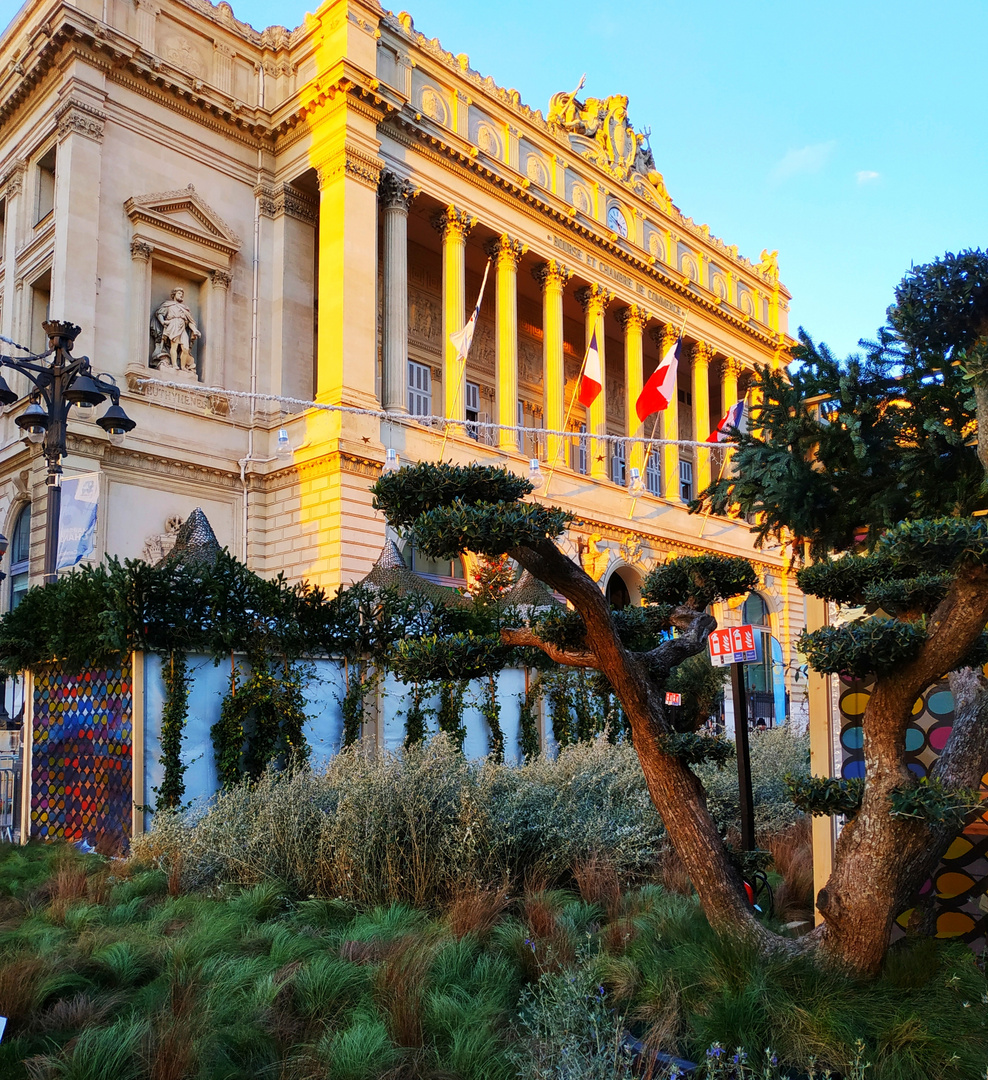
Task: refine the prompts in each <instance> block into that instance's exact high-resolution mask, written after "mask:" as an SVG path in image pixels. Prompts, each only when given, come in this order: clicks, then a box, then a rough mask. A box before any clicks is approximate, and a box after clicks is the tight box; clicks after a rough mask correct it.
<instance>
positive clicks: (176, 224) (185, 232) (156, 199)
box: [124, 184, 242, 255]
mask: <svg viewBox="0 0 988 1080" xmlns="http://www.w3.org/2000/svg"><path fill="white" fill-rule="evenodd" d="M124 208H125V209H126V211H127V216H128V217H129V218H130V220H131V221H133V222H134V223H135V224H136V223H138V222H141V223H143V224H145V225H155V226H157V227H158V228H159V229H164V230H165V231H166V232H170V233H174V234H175V235H177V236H181V237H184V238H186V239H194V240H199V241H200V242H202V243H204V244H207V245H208V246H209V247H212V248H216V249H218V250H220V251H225V252H226V253H227V254H228V255H234V254H235V253H236V252H238V251H239V250H240V246H241V243H242V241H241V239H240V237H239V236H238V235H237V234H236V233H235V232H234V231H233V229H231V228H230V226H229V225H227V223H226V222H225V221H224V220H223V219H222V218H221V217H220V215H219V214H217V213H216V211H215V210H214V209H213V208H212V207H211V206H210V205H209V204H208V203H207V202H206V201H205V199H203V198H202V196H201V195H200V194H199V193H198V192H197V191H196V189H195V188H194V187H193V186H192V185H191V184H189V186H188V187H187V188H182V189H181V190H180V191H157V192H153V193H152V194H150V195H135V196H134V197H133V198H130V199H128V200H127V201H126V202H125V203H124Z"/></svg>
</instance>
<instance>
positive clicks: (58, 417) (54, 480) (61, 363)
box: [0, 320, 136, 585]
mask: <svg viewBox="0 0 988 1080" xmlns="http://www.w3.org/2000/svg"><path fill="white" fill-rule="evenodd" d="M42 325H43V326H44V329H45V333H46V334H47V335H48V351H47V352H44V353H41V354H39V355H37V356H24V357H11V356H0V368H2V367H9V368H12V369H13V370H14V371H19V372H20V373H21V374H22V375H25V376H26V377H27V378H28V379H29V380H30V381H31V383H32V384H33V385H34V393H33V394H32V395H31V403H30V404H29V405H28V407H27V408H26V409H25V410H24V411H23V412H22V413H21V414H20V415H19V416H18V417H17V418H16V419H15V420H14V423H15V424H17V426H18V427H19V428H20V429H21V431H23V432H24V437H25V439H26V440H27V441H28V442H33V443H41V444H43V447H44V450H43V452H44V455H45V460H46V461H47V462H48V476H47V480H46V482H47V485H48V510H47V513H46V515H45V576H44V580H45V584H46V585H47V584H48V583H49V582H51V581H54V580H55V579H56V577H57V576H58V574H57V572H56V570H55V563H56V561H57V558H58V516H59V512H60V510H61V505H62V458H63V457H65V453H66V449H65V438H66V429H67V420H68V414H69V409H70V408H71V407H72V406H73V405H75V406H77V407H78V408H80V409H84V410H87V411H91V410H92V409H93V408H94V407H95V406H96V405H100V404H101V403H102V402H104V401H106V399H107V398H108V397H109V398H110V400H111V402H112V404H111V405H110V407H109V408H108V409H107V410H106V412H105V413H104V414H103V415H102V416H101V417H100V418H99V419H98V420H97V421H96V423H97V424H98V425H99V426H100V427H101V428H102V429H103V430H104V431H105V432H106V433H107V435H108V436H109V437H110V442H112V443H115V444H119V443H121V442H123V438H124V436H125V435H126V434H127V432H128V431H132V430H133V429H134V427H135V426H136V425H135V423H134V421H133V420H131V418H130V417H129V416H128V415H127V414H126V413H125V412H124V411H123V409H122V408H121V407H120V389H119V387H118V386H117V384H116V382H115V381H114V380H113V378H112V377H111V376H109V375H97V374H95V373H94V372H93V370H92V368H91V367H90V365H89V357H88V356H80V357H78V359H77V358H76V357H74V356H72V346H73V344H74V343H75V339H76V338H77V337H78V336H79V334H80V333H81V329H80V328H79V327H78V326H76V325H75V324H74V323H70V322H61V321H57V320H52V321H50V322H46V323H43V324H42ZM49 358H50V359H49ZM15 401H17V394H15V393H14V391H13V390H11V389H10V387H9V386H8V385H7V382H6V380H5V379H4V378H3V377H2V375H0V404H2V405H13V403H14V402H15Z"/></svg>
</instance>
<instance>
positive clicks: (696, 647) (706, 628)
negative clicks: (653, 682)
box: [642, 607, 717, 679]
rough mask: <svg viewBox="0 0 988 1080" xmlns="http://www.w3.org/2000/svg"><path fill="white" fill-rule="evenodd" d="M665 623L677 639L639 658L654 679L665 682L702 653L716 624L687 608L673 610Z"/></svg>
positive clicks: (709, 617) (701, 613)
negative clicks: (677, 669)
mask: <svg viewBox="0 0 988 1080" xmlns="http://www.w3.org/2000/svg"><path fill="white" fill-rule="evenodd" d="M669 621H670V622H671V623H672V625H673V626H674V627H675V628H676V629H677V630H678V631H679V632H680V633H679V637H674V638H671V639H670V640H669V641H663V642H662V644H661V645H657V646H656V647H655V648H654V649H651V650H650V651H649V652H647V653H644V654H643V656H642V659H643V660H644V661H645V663H646V664H647V665H648V669H649V671H650V672H651V674H652V677H653V678H656V679H664V678H667V677H668V675H669V672H670V671H672V669H673V668H674V667H676V666H677V665H678V664H681V663H682V662H683V661H684V660H687V659H689V657H691V656H696V654H697V653H698V652H702V651H703V649H704V648H705V646H706V644H707V638H708V637H710V634H711V631H713V630H715V629H716V628H717V620H716V619H715V618H714V617H713V616H712V615H708V614H707V613H706V612H704V611H694V610H693V608H687V607H681V608H676V610H675V611H674V612H673V613H672V615H671V616H670V618H669Z"/></svg>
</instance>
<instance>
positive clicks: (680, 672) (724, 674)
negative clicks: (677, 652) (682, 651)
mask: <svg viewBox="0 0 988 1080" xmlns="http://www.w3.org/2000/svg"><path fill="white" fill-rule="evenodd" d="M729 677H730V669H729V668H726V667H714V666H713V664H711V663H710V658H709V657H708V655H707V654H706V653H705V652H703V653H699V654H698V655H696V656H691V657H689V658H688V659H687V660H684V661H683V662H682V663H681V664H679V665H678V666H676V667H675V668H673V670H672V674H671V675H670V676H669V679H668V680H667V682H666V687H665V688H666V690H667V691H668V692H670V693H676V694H681V695H682V702H683V703H682V705H680V706H678V708H674V707H668V709H667V714H668V715H669V716H670V717H671V720H672V723H673V725H674V727H675V728H676V730H677V731H695V730H696V729H697V728H698V727H700V726H701V725H702V724H705V723H706V722H707V720H708V719H709V718H710V717H711V716H713V715H715V714H716V713H718V712H719V708H718V707H719V705H720V702H721V701H722V700H723V697H724V685H725V684H726V682H727V680H728V678H729Z"/></svg>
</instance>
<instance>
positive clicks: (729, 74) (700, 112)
mask: <svg viewBox="0 0 988 1080" xmlns="http://www.w3.org/2000/svg"><path fill="white" fill-rule="evenodd" d="M410 3H411V4H412V5H413V6H410V8H409V10H410V11H411V14H412V16H413V17H414V19H415V26H416V29H418V30H420V31H422V32H423V33H425V34H426V35H427V36H429V37H438V38H439V39H440V41H441V42H442V43H443V45H444V46H445V47H446V48H447V49H449V50H450V51H451V52H453V53H460V52H466V53H468V54H469V56H470V61H471V64H472V66H473V67H474V68H476V69H477V70H479V71H480V72H481V73H483V74H485V75H488V74H489V75H492V76H493V78H494V79H495V81H496V82H498V83H499V84H500V85H502V86H508V87H515V88H517V89H518V90H519V91H520V93H521V96H522V100H523V101H525V102H526V103H528V104H529V105H531V106H532V107H533V108H542V109H543V110H544V109H545V106H546V103H547V102H548V99H549V96H550V94H552V93H553V92H555V91H557V90H570V89H572V88H573V87H574V86H575V85H576V83H577V81H578V79H579V77H580V75H581V74H582V73H583V72H584V71H586V72H587V85H586V88H585V91H584V92H585V93H589V94H591V95H593V96H594V97H604V96H606V95H608V94H612V93H624V94H627V95H628V96H629V98H630V105H629V111H630V116H631V119H632V122H633V123H634V124H635V126H636V127H637V128H639V129H641V128H643V127H649V126H650V127H651V129H652V140H651V141H652V148H653V150H654V153H655V159H656V164H657V165H658V168H659V171H660V172H661V173H662V174H663V175H664V177H665V181H666V184H667V186H668V188H669V192H670V194H671V195H672V197H673V200H674V201H675V202H676V204H677V205H678V206H679V207H680V209H681V210H682V211H683V213H685V214H687V215H688V216H691V217H693V218H694V219H695V220H696V221H697V222H699V223H702V222H707V223H708V224H709V225H710V228H711V230H712V231H713V232H714V234H715V235H717V236H720V237H721V238H722V239H723V240H724V241H726V242H727V243H729V244H732V243H733V244H737V245H738V246H739V247H740V249H741V252H742V254H745V255H748V256H749V257H751V258H754V259H756V260H757V258H758V255H759V253H760V252H761V250H762V248H763V247H768V248H770V249H771V248H778V249H779V266H780V270H781V274H782V280H783V281H784V282H785V284H786V285H787V286H788V287H789V289H790V291H791V292H792V293H793V302H792V311H791V322H790V329H791V331H792V332H793V333H795V330H796V327H797V326H799V325H803V326H805V327H806V329H807V330H808V331H809V332H810V333H811V334H812V335H813V336H814V337H815V338H817V339H818V340H820V339H822V340H824V341H826V342H827V343H828V344H829V345H830V346H831V347H832V348H833V349H834V350H835V352H837V353H838V354H839V355H844V354H846V353H848V352H850V351H852V350H853V349H854V348H855V346H856V343H857V340H858V339H859V338H860V337H870V336H871V335H873V333H874V331H875V329H876V328H877V327H878V326H879V325H880V324H881V323H882V321H883V320H884V315H885V308H886V307H887V306H888V304H889V303H891V300H892V291H893V289H894V287H895V285H896V283H897V282H898V281H899V280H900V278H901V277H902V275H903V273H904V272H905V271H906V270H907V269H908V268H909V266H910V264H911V263H922V262H926V261H929V260H930V259H932V258H935V257H936V256H937V255H940V254H943V252H944V251H948V250H954V251H956V250H959V249H961V248H965V247H984V246H985V245H986V244H988V139H986V137H985V133H984V131H985V125H984V108H985V102H986V100H988V92H986V91H988V86H986V83H988V77H986V74H985V71H986V65H985V62H984V58H983V49H984V43H985V41H988V3H986V2H985V0H940V2H938V3H933V2H930V0H926V2H923V3H920V2H916V0H857V2H847V0H830V2H828V3H824V4H819V3H809V2H806V0H802V2H800V0H796V2H792V0H789V2H788V3H783V2H780V0H754V2H749V3H737V2H730V3H728V2H726V0H706V2H697V0H653V2H644V0H628V2H625V3H623V4H621V5H618V4H602V3H600V2H597V3H589V2H585V0H569V2H567V3H565V4H564V3H560V2H556V0H541V2H533V0H499V2H498V3H497V4H477V3H463V2H462V0H460V2H459V3H453V2H451V0H410ZM312 6H313V5H312V4H308V5H307V4H306V3H304V2H302V0H279V2H278V3H277V4H273V3H270V2H268V0H233V7H234V11H235V13H236V14H237V16H238V17H239V18H241V19H244V20H245V21H247V22H250V23H252V24H253V25H255V26H258V27H263V26H265V25H267V24H268V23H270V22H279V23H282V24H285V25H288V26H294V25H297V24H298V23H299V22H300V21H301V19H302V17H303V15H304V12H305V10H306V9H307V8H309V9H311V7H312Z"/></svg>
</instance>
